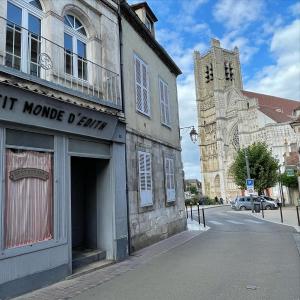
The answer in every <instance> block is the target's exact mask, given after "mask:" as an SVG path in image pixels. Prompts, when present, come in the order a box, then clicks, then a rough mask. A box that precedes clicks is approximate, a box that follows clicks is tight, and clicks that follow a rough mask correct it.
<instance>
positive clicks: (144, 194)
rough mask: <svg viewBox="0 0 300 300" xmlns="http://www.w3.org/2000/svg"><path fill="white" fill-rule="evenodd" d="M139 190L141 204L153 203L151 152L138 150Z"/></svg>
mask: <svg viewBox="0 0 300 300" xmlns="http://www.w3.org/2000/svg"><path fill="white" fill-rule="evenodd" d="M138 164H139V191H140V200H141V206H149V205H152V204H153V199H152V167H151V154H150V153H148V152H143V151H138Z"/></svg>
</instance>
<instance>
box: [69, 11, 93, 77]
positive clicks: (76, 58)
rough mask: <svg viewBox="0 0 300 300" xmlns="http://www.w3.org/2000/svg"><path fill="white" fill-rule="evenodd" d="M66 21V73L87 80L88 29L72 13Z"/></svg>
mask: <svg viewBox="0 0 300 300" xmlns="http://www.w3.org/2000/svg"><path fill="white" fill-rule="evenodd" d="M64 20H65V21H64V22H65V25H66V26H65V35H64V44H65V73H67V74H70V75H72V76H74V77H76V78H79V79H83V80H87V59H86V57H87V56H86V40H87V37H86V31H85V29H84V27H83V25H82V23H81V22H80V21H79V20H78V19H77V18H76V17H74V16H72V15H66V16H65V18H64Z"/></svg>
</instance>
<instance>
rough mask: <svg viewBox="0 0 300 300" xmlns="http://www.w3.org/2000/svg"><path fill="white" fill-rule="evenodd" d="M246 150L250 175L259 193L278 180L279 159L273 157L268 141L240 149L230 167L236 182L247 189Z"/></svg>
mask: <svg viewBox="0 0 300 300" xmlns="http://www.w3.org/2000/svg"><path fill="white" fill-rule="evenodd" d="M245 151H246V153H247V156H248V161H249V169H250V177H251V178H252V179H254V188H255V190H256V191H258V193H261V192H263V190H264V189H267V188H269V187H272V186H274V185H275V184H276V183H277V182H278V173H277V170H278V168H279V163H278V160H277V159H275V158H273V157H272V153H271V151H270V150H269V149H268V147H267V145H266V143H261V142H258V143H254V144H252V145H250V146H248V147H247V148H245V149H240V150H239V151H238V153H237V156H236V158H235V161H234V163H233V164H232V166H231V168H230V173H231V175H232V176H233V178H234V182H235V184H236V185H237V186H238V187H239V188H241V189H246V179H247V168H246V160H245Z"/></svg>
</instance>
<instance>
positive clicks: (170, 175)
mask: <svg viewBox="0 0 300 300" xmlns="http://www.w3.org/2000/svg"><path fill="white" fill-rule="evenodd" d="M165 178H166V195H167V202H173V201H175V199H176V192H175V174H174V159H172V158H165Z"/></svg>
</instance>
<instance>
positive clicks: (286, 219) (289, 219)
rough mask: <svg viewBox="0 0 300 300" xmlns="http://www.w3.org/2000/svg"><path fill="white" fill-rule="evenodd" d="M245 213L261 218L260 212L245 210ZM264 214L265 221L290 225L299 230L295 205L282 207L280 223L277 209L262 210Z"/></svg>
mask: <svg viewBox="0 0 300 300" xmlns="http://www.w3.org/2000/svg"><path fill="white" fill-rule="evenodd" d="M245 213H247V214H250V215H252V216H254V217H256V218H258V219H263V217H262V213H261V212H260V213H252V212H251V211H246V212H245ZM299 214H300V208H299ZM264 216H265V217H264V220H266V221H270V222H273V223H278V224H284V225H288V226H292V227H294V228H295V229H296V230H297V231H298V232H300V226H298V220H297V212H296V207H295V206H292V207H283V208H282V217H283V223H281V218H280V210H279V209H274V210H264Z"/></svg>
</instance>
